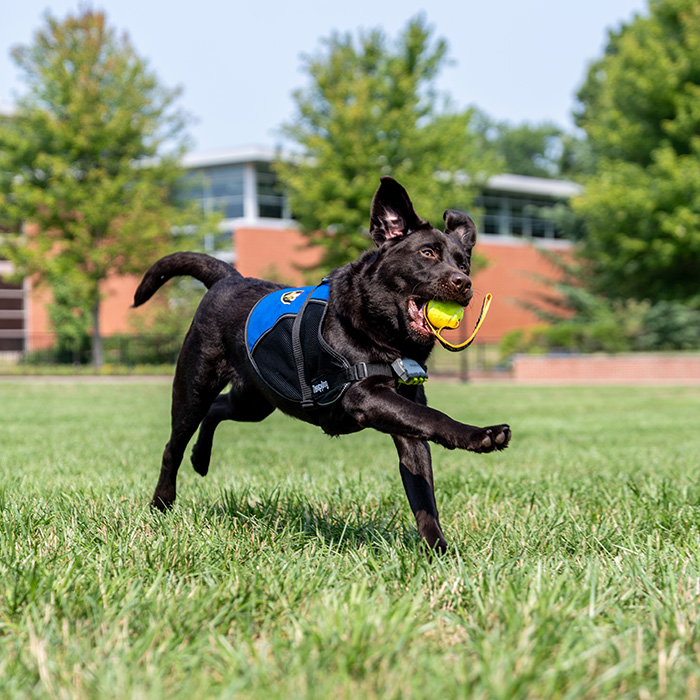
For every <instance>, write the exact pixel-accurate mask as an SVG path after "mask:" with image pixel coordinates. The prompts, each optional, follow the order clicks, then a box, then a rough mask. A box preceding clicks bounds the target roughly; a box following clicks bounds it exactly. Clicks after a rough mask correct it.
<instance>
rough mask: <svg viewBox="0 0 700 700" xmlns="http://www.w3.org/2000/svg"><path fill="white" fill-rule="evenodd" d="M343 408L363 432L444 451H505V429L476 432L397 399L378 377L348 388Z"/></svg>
mask: <svg viewBox="0 0 700 700" xmlns="http://www.w3.org/2000/svg"><path fill="white" fill-rule="evenodd" d="M343 407H344V408H345V410H346V411H347V412H348V413H349V414H350V415H351V416H352V417H353V418H354V419H355V420H356V421H357V423H358V424H359V425H360V426H361V427H363V428H374V429H375V430H379V431H380V432H382V433H389V434H390V435H400V436H403V437H408V438H416V439H418V440H430V442H435V443H437V444H438V445H442V446H443V447H447V448H448V449H462V450H470V451H472V452H493V451H494V450H503V449H505V448H506V447H507V446H508V442H509V441H510V427H509V426H508V425H505V424H502V425H492V426H489V427H487V428H477V427H475V426H473V425H467V424H466V423H460V422H458V421H456V420H453V419H452V418H450V417H449V416H447V415H445V414H444V413H442V412H440V411H436V410H435V409H434V408H429V407H428V406H424V405H421V404H419V403H415V402H414V401H411V399H409V398H406V397H404V396H401V395H400V394H398V393H397V392H396V390H395V389H394V388H393V387H392V386H390V385H388V384H386V383H384V380H383V378H380V377H368V378H367V379H364V380H363V381H361V382H358V383H357V384H354V385H353V386H351V387H350V388H349V389H348V391H347V393H346V394H345V396H344V397H343Z"/></svg>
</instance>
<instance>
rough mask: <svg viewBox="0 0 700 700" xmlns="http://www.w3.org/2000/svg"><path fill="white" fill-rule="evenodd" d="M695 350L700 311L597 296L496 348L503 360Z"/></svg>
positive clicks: (699, 336) (509, 336) (699, 334)
mask: <svg viewBox="0 0 700 700" xmlns="http://www.w3.org/2000/svg"><path fill="white" fill-rule="evenodd" d="M694 349H700V310H698V309H694V308H692V307H688V306H686V305H684V304H681V303H679V302H673V301H660V302H658V303H656V304H654V305H652V304H650V303H649V302H637V301H633V300H628V301H624V302H620V301H616V302H610V301H608V300H605V299H600V298H598V299H597V300H596V303H595V305H592V304H589V305H588V307H587V308H586V309H585V312H584V311H583V310H579V312H578V313H577V315H576V316H574V317H573V318H571V319H566V320H562V321H558V322H553V323H551V324H550V325H539V326H533V327H532V328H529V329H516V330H514V331H511V332H509V333H506V334H505V335H504V336H503V338H502V340H501V344H500V351H501V357H502V358H504V359H507V358H508V357H510V356H511V355H514V354H516V353H544V352H609V353H617V352H630V351H634V350H643V351H660V350H694Z"/></svg>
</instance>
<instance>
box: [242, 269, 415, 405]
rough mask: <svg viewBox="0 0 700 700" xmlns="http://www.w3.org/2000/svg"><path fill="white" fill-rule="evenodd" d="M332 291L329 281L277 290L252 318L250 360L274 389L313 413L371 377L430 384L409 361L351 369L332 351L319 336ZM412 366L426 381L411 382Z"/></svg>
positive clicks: (260, 303) (248, 338)
mask: <svg viewBox="0 0 700 700" xmlns="http://www.w3.org/2000/svg"><path fill="white" fill-rule="evenodd" d="M329 291H330V289H329V286H328V283H327V282H326V281H325V280H324V282H322V283H321V284H319V285H318V286H313V287H295V288H292V289H279V290H277V291H275V292H272V293H270V294H268V295H266V296H264V297H263V298H262V299H260V301H258V303H257V304H256V305H255V306H254V307H253V310H252V311H251V312H250V314H249V315H248V320H247V321H246V327H245V342H246V350H247V353H248V358H249V359H250V362H251V364H252V365H253V368H254V369H255V371H256V372H257V374H258V376H259V377H260V379H262V381H263V382H264V383H265V384H266V385H267V386H268V388H269V389H270V390H272V391H273V392H274V393H275V394H277V395H278V396H281V397H282V398H284V399H286V400H288V401H292V402H294V403H300V404H301V405H302V406H303V407H304V408H313V407H315V406H328V405H330V404H332V403H334V402H336V401H338V399H340V398H341V397H342V395H343V394H344V393H345V391H346V390H347V388H348V387H349V386H350V384H351V383H352V382H356V381H359V380H361V379H364V378H365V377H368V376H371V375H383V376H389V377H391V376H396V377H398V378H399V381H404V380H405V381H404V383H407V384H408V383H420V381H425V379H427V374H425V371H424V370H423V369H422V368H420V366H419V365H418V363H416V362H414V361H413V360H409V359H407V358H401V359H399V360H396V362H394V363H392V364H388V363H385V362H358V363H356V364H351V363H350V362H348V360H346V359H345V358H344V357H343V356H342V355H341V354H339V353H338V352H336V351H335V350H334V349H333V348H331V347H330V345H328V343H326V341H325V340H324V339H323V335H322V333H321V329H322V327H323V319H324V318H325V315H326V310H327V308H328V295H329ZM408 363H413V364H414V365H415V366H416V367H417V368H418V371H419V373H420V372H422V374H421V378H422V377H424V378H422V379H421V380H420V381H411V380H410V379H407V377H406V376H405V369H404V366H405V365H406V364H408ZM402 372H403V373H404V374H402ZM402 377H403V379H402Z"/></svg>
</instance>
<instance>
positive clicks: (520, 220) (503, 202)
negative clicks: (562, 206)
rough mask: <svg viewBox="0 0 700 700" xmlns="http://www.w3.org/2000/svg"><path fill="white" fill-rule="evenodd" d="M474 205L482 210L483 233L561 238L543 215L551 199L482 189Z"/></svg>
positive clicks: (549, 205)
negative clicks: (543, 210)
mask: <svg viewBox="0 0 700 700" xmlns="http://www.w3.org/2000/svg"><path fill="white" fill-rule="evenodd" d="M476 203H477V205H478V206H479V207H481V209H482V210H483V215H482V220H481V230H482V231H483V232H484V233H491V234H496V235H501V236H519V237H524V238H561V237H562V236H561V233H560V232H559V231H558V230H557V227H556V226H555V224H554V222H553V221H550V220H549V219H547V218H545V217H544V216H543V212H542V209H548V208H551V207H553V206H554V205H555V204H556V202H555V201H554V200H552V199H549V198H546V197H537V196H534V195H527V194H519V193H515V192H501V191H498V190H488V189H486V190H484V192H483V193H482V194H481V196H480V197H478V198H477V202H476Z"/></svg>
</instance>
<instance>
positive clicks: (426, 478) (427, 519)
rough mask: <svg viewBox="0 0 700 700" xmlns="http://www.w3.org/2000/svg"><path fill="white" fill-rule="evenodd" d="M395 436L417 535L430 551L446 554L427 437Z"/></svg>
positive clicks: (400, 466) (445, 543)
mask: <svg viewBox="0 0 700 700" xmlns="http://www.w3.org/2000/svg"><path fill="white" fill-rule="evenodd" d="M393 438H394V444H395V445H396V449H397V451H398V453H399V470H400V471H401V480H402V481H403V486H404V488H405V489H406V495H407V496H408V502H409V503H410V504H411V510H412V511H413V515H415V516H416V524H417V525H418V534H419V535H420V536H421V537H422V538H423V539H424V540H425V541H426V543H427V544H428V547H429V548H430V549H431V550H435V551H438V552H440V553H441V554H444V552H445V551H446V550H447V542H446V541H445V537H444V535H443V534H442V530H441V529H440V522H439V520H438V511H437V505H436V503H435V492H434V490H433V466H432V463H431V459H430V446H429V445H428V443H427V442H426V441H425V440H415V439H411V438H405V437H401V436H399V435H394V436H393Z"/></svg>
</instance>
